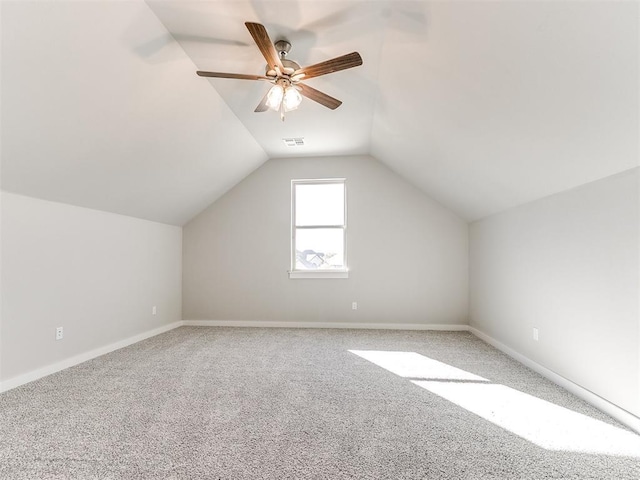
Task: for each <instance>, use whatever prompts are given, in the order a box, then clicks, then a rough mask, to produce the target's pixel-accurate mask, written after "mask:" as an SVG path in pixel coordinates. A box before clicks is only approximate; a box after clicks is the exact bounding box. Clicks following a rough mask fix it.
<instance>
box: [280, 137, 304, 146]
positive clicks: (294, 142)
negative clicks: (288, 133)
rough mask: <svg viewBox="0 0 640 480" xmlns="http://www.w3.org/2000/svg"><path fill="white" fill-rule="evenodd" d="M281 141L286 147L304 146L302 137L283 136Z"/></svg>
mask: <svg viewBox="0 0 640 480" xmlns="http://www.w3.org/2000/svg"><path fill="white" fill-rule="evenodd" d="M282 141H283V142H284V144H285V145H286V146H287V147H304V138H303V137H298V138H283V139H282Z"/></svg>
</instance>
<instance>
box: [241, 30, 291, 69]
mask: <svg viewBox="0 0 640 480" xmlns="http://www.w3.org/2000/svg"><path fill="white" fill-rule="evenodd" d="M244 24H245V25H246V26H247V29H248V30H249V33H250V34H251V36H252V37H253V41H254V42H256V45H257V46H258V48H259V49H260V52H262V56H264V58H265V60H266V61H267V64H268V65H269V68H271V69H275V68H276V67H278V68H279V69H280V71H281V72H284V66H283V65H282V62H281V61H280V57H279V56H278V52H276V47H274V46H273V42H272V41H271V39H270V38H269V34H268V33H267V29H266V28H264V25H262V24H260V23H253V22H244Z"/></svg>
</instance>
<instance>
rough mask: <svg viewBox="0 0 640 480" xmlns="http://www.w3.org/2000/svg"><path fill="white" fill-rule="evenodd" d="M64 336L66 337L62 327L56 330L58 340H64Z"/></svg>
mask: <svg viewBox="0 0 640 480" xmlns="http://www.w3.org/2000/svg"><path fill="white" fill-rule="evenodd" d="M63 336H64V331H63V329H62V327H58V328H56V340H62V337H63Z"/></svg>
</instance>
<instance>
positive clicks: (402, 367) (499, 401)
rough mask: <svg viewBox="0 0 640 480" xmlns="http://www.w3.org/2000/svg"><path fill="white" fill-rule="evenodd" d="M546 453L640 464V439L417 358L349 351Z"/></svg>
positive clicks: (620, 430)
mask: <svg viewBox="0 0 640 480" xmlns="http://www.w3.org/2000/svg"><path fill="white" fill-rule="evenodd" d="M349 351H350V352H351V353H354V354H355V355H358V356H359V357H361V358H364V359H366V360H368V361H370V362H372V363H374V364H376V365H378V366H380V367H382V368H384V369H385V370H388V371H390V372H392V373H395V374H396V375H399V376H401V377H404V378H408V379H410V381H411V382H412V383H413V384H415V385H418V386H419V387H422V388H424V389H426V390H428V391H430V392H432V393H434V394H436V395H439V396H440V397H442V398H445V399H446V400H448V401H450V402H453V403H455V404H456V405H458V406H460V407H462V408H464V409H466V410H468V411H469V412H471V413H474V414H475V415H478V416H480V417H482V418H484V419H485V420H488V421H490V422H492V423H493V424H495V425H497V426H499V427H501V428H504V429H505V430H508V431H510V432H511V433H514V434H515V435H518V436H520V437H522V438H524V439H526V440H528V441H530V442H532V443H534V444H535V445H538V446H539V447H542V448H545V449H547V450H562V451H570V452H581V453H591V454H604V455H616V456H629V457H636V458H640V436H638V435H636V434H635V433H633V432H630V431H628V430H624V429H622V428H619V427H616V426H614V425H610V424H608V423H606V422H603V421H601V420H596V419H595V418H591V417H589V416H587V415H583V414H581V413H577V412H574V411H572V410H569V409H567V408H564V407H561V406H559V405H556V404H554V403H551V402H548V401H546V400H542V399H540V398H537V397H534V396H532V395H529V394H526V393H523V392H520V391H518V390H515V389H513V388H510V387H507V386H505V385H499V384H495V383H491V382H490V381H489V380H487V379H486V378H483V377H480V376H478V375H475V374H473V373H470V372H467V371H465V370H461V369H459V368H456V367H453V366H451V365H448V364H446V363H443V362H439V361H437V360H434V359H431V358H428V357H425V356H424V355H420V354H419V353H415V352H386V351H371V350H367V351H362V350H349Z"/></svg>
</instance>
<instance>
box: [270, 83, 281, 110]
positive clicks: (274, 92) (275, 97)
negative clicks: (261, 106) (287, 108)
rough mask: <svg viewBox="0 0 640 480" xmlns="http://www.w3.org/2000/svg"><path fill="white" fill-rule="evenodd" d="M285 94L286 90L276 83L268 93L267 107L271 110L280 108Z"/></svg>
mask: <svg viewBox="0 0 640 480" xmlns="http://www.w3.org/2000/svg"><path fill="white" fill-rule="evenodd" d="M283 95H284V90H283V89H282V87H281V86H280V85H274V86H273V87H271V90H269V93H267V107H269V108H270V109H271V110H279V109H280V103H281V102H282V96H283Z"/></svg>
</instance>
